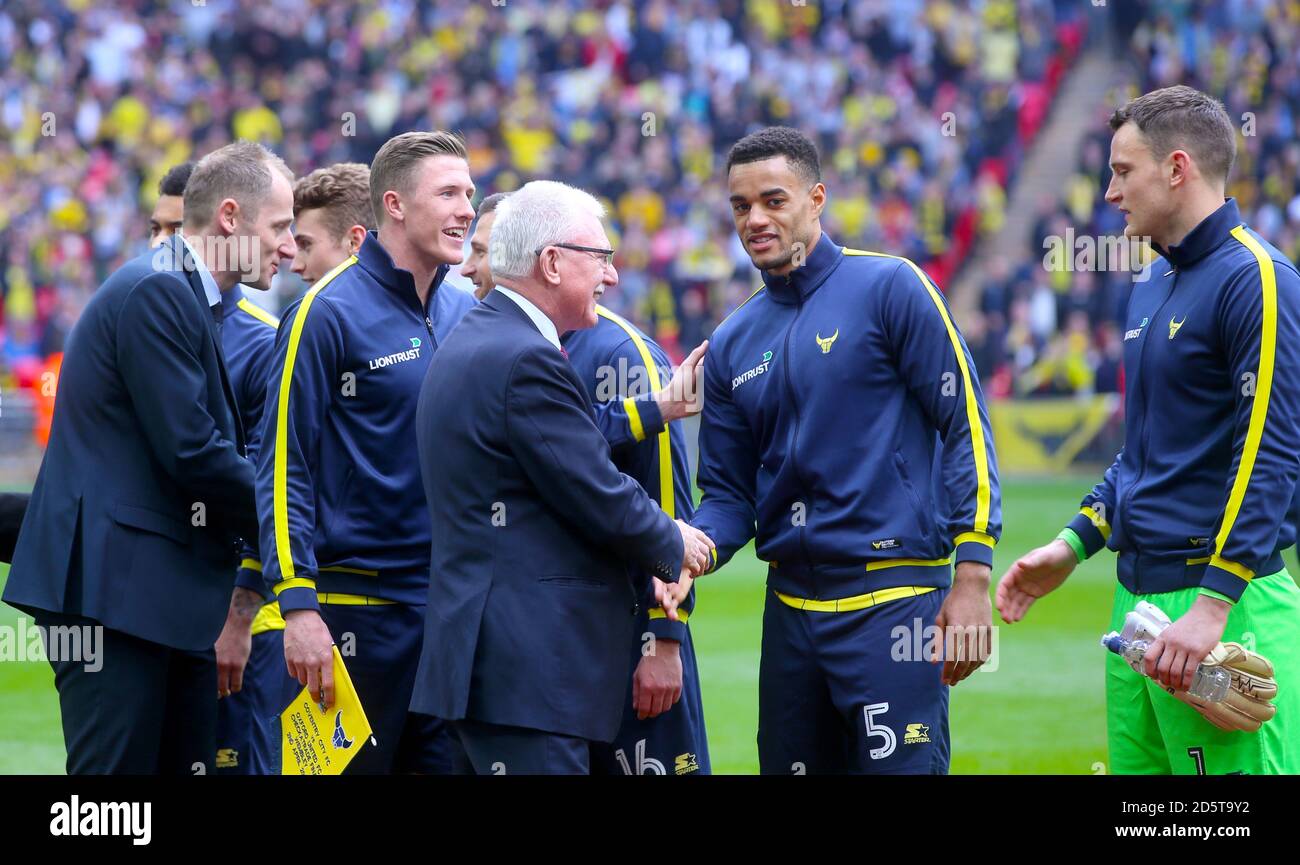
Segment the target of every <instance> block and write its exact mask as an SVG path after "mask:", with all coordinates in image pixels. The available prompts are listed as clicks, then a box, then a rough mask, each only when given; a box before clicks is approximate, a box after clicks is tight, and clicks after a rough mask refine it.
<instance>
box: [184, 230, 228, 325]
mask: <svg viewBox="0 0 1300 865" xmlns="http://www.w3.org/2000/svg"><path fill="white" fill-rule="evenodd" d="M179 237H180V239H181V243H182V244H184V245H185V251H186V253H187V254H188V255H189V257H190V258H192V259H193V260H194V270H195V271H197V272H198V274H199V282H201V283H203V293H204V294H205V295H207V297H208V306H210V307H211V306H216V305H217V304H219V303H221V289H220V288H218V287H217V280H216V278H215V277H213V275H212V274H211V273H210V272H209V271H208V266H207V265H206V264H204V263H203V256H201V255H199V252H198V250H197V249H195V248H194V247H193V246H191V245H190V242H189V240H187V239H186V237H185V235H183V234H182V235H179Z"/></svg>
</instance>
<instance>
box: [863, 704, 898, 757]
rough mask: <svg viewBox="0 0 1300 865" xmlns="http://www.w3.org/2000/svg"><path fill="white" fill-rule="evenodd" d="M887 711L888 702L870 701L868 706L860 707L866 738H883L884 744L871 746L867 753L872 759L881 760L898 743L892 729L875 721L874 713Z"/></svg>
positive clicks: (878, 713)
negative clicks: (865, 727) (865, 724)
mask: <svg viewBox="0 0 1300 865" xmlns="http://www.w3.org/2000/svg"><path fill="white" fill-rule="evenodd" d="M888 711H889V704H888V703H872V704H871V705H870V706H863V707H862V714H863V715H864V716H865V717H866V721H867V738H871V737H873V736H879V737H880V738H882V739H884V740H885V744H883V745H881V746H880V747H879V748H872V749H871V750H870V751H868V752H867V754H868V755H869V756H870V757H871V759H873V760H883V759H885V758H886V757H888V756H889V755H890V754H892V753H894V748H895V747H896V746H897V745H898V739H897V738H896V737H895V736H894V731H893V730H891V729H889V728H888V727H886V726H885V725H884V724H877V723H875V717H876V715H883V714H885V713H886V712H888Z"/></svg>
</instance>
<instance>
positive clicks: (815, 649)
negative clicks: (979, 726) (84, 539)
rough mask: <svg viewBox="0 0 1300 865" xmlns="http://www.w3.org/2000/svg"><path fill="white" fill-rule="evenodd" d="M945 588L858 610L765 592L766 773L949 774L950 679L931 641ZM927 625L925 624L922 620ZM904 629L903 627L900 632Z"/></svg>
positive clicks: (762, 750) (762, 748)
mask: <svg viewBox="0 0 1300 865" xmlns="http://www.w3.org/2000/svg"><path fill="white" fill-rule="evenodd" d="M947 594H948V590H947V589H936V590H935V591H932V592H927V593H925V594H923V595H917V596H915V597H907V598H900V599H898V600H894V601H887V602H885V603H882V604H878V605H876V606H872V607H867V608H866V609H862V610H853V611H850V612H819V611H811V610H801V609H796V608H794V607H791V606H789V605H788V604H786V603H784V602H783V601H781V600H780V599H779V598H778V597H777V596H776V593H775V592H774V591H772V590H771V589H770V588H769V589H768V590H767V603H766V606H765V608H764V610H763V644H762V660H761V662H760V665H759V684H758V759H759V768H760V771H761V772H762V773H763V774H785V775H789V774H796V775H804V774H807V775H812V774H826V773H835V774H946V773H947V771H948V756H949V748H948V687H947V686H946V685H944V684H943V683H942V681H941V679H940V673H941V672H942V668H941V665H940V664H933V663H931V662H929V661H928V660H926V659H925V658H924V657H918V656H923V655H924V652H923V651H922V652H918V651H916V647H917V646H920V647H922V648H924V647H925V645H927V644H928V642H929V640H930V638H931V637H932V636H933V630H931V631H929V632H928V633H927V632H926V630H925V629H927V628H931V626H933V625H934V622H935V618H936V616H938V613H939V608H940V606H941V605H942V603H943V599H944V598H945V597H946V596H947ZM918 623H919V628H918ZM896 629H901V630H896Z"/></svg>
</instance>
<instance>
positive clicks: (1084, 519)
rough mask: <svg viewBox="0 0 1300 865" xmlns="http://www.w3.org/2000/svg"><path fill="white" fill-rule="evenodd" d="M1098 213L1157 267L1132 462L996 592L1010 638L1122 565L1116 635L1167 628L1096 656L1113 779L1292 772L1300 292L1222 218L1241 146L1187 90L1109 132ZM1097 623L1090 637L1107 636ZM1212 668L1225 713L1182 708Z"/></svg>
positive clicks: (1135, 405)
mask: <svg viewBox="0 0 1300 865" xmlns="http://www.w3.org/2000/svg"><path fill="white" fill-rule="evenodd" d="M1110 126H1111V128H1112V129H1113V130H1114V137H1113V138H1112V140H1111V151H1110V166H1111V170H1112V172H1113V176H1112V178H1111V181H1110V186H1109V188H1108V189H1107V192H1106V200H1107V201H1109V202H1110V203H1111V204H1113V205H1115V206H1116V207H1118V208H1119V209H1120V211H1121V212H1122V213H1124V215H1125V219H1126V228H1125V234H1126V236H1127V237H1129V238H1146V239H1148V240H1149V241H1150V243H1151V245H1152V247H1153V248H1154V249H1155V251H1156V252H1157V253H1158V254H1159V256H1160V257H1158V258H1156V259H1155V260H1154V262H1153V263H1152V264H1151V265H1150V266H1149V270H1148V271H1146V272H1144V274H1143V279H1141V280H1139V281H1137V283H1136V284H1135V286H1134V290H1133V294H1132V297H1131V299H1130V301H1129V307H1128V312H1127V323H1126V325H1125V334H1124V370H1125V376H1126V393H1125V441H1124V449H1123V450H1122V451H1121V452H1120V454H1119V456H1117V457H1116V459H1115V462H1114V463H1113V464H1112V465H1111V467H1110V468H1109V469H1108V470H1107V472H1106V474H1105V476H1104V477H1103V478H1102V480H1101V483H1099V484H1098V485H1097V486H1096V487H1094V488H1093V489H1092V491H1091V492H1090V493H1089V494H1088V495H1087V496H1085V497H1084V499H1083V503H1082V508H1081V511H1080V513H1079V514H1077V515H1076V516H1075V518H1074V519H1073V520H1072V521H1071V522H1070V524H1069V526H1068V527H1067V528H1066V529H1065V530H1064V531H1062V532H1061V534H1060V535H1058V536H1057V539H1056V540H1054V541H1052V543H1050V544H1048V545H1047V546H1044V547H1039V548H1038V549H1036V550H1033V551H1031V552H1029V553H1028V554H1026V555H1025V556H1023V557H1021V558H1020V559H1019V560H1018V561H1016V562H1015V563H1014V564H1013V565H1012V566H1011V567H1010V569H1008V571H1007V573H1006V574H1005V575H1004V576H1003V577H1002V579H1001V581H1000V582H999V584H998V589H997V607H998V611H999V612H1000V613H1001V614H1002V617H1003V619H1004V620H1005V621H1007V622H1015V621H1018V620H1020V619H1021V618H1022V617H1023V616H1024V615H1025V612H1026V611H1027V610H1028V609H1029V607H1030V605H1031V604H1033V603H1034V601H1035V600H1037V599H1038V598H1041V597H1042V596H1043V595H1045V594H1047V593H1048V592H1050V591H1052V590H1053V589H1055V588H1056V587H1057V586H1059V585H1061V583H1063V582H1064V581H1065V579H1066V578H1067V577H1068V576H1069V575H1070V573H1071V572H1072V571H1073V570H1074V568H1075V566H1076V565H1077V564H1078V563H1079V562H1081V561H1083V560H1084V559H1086V558H1088V557H1089V556H1091V555H1093V554H1095V553H1096V552H1098V551H1099V550H1100V549H1101V548H1102V547H1103V546H1106V547H1109V548H1110V549H1112V550H1114V551H1115V552H1116V553H1117V554H1118V557H1117V560H1116V569H1117V571H1118V575H1119V585H1118V586H1117V587H1116V589H1115V603H1114V608H1113V611H1112V613H1111V621H1110V627H1111V628H1112V629H1115V630H1120V629H1121V628H1123V626H1124V619H1125V616H1126V615H1127V614H1128V613H1129V612H1130V611H1132V610H1133V609H1134V607H1135V606H1136V605H1137V603H1138V602H1139V601H1147V602H1148V603H1151V604H1154V605H1155V606H1156V607H1158V608H1159V609H1160V611H1162V612H1163V613H1164V614H1165V615H1166V616H1168V618H1169V619H1171V620H1172V623H1171V624H1168V625H1167V626H1165V627H1163V628H1162V629H1159V630H1158V635H1157V636H1155V637H1154V639H1153V640H1152V642H1151V644H1150V646H1149V648H1148V649H1147V652H1146V655H1145V657H1144V658H1143V659H1142V661H1141V662H1140V664H1139V665H1138V666H1139V667H1140V668H1141V669H1142V670H1143V671H1144V672H1145V674H1146V675H1142V674H1140V673H1138V672H1136V671H1135V670H1134V669H1132V668H1130V666H1129V665H1128V663H1127V662H1126V661H1125V660H1124V659H1123V658H1122V657H1120V656H1118V655H1108V656H1107V659H1106V722H1107V731H1108V740H1109V746H1110V767H1111V771H1112V772H1115V773H1141V774H1169V773H1174V774H1211V775H1218V774H1229V773H1249V774H1280V773H1285V774H1293V773H1297V772H1300V589H1298V588H1297V587H1296V583H1295V580H1294V579H1293V578H1292V576H1291V575H1290V574H1289V573H1287V571H1286V569H1285V567H1284V565H1283V562H1282V555H1281V551H1282V550H1284V549H1286V548H1287V547H1289V546H1291V545H1292V544H1294V543H1295V540H1296V528H1295V526H1296V518H1297V516H1298V514H1297V509H1296V507H1295V501H1296V496H1295V492H1296V479H1297V474H1298V473H1300V275H1297V273H1296V269H1295V266H1294V265H1293V264H1292V263H1291V262H1290V261H1289V260H1288V259H1287V258H1286V256H1284V255H1283V254H1282V253H1281V252H1279V251H1278V250H1277V249H1275V248H1274V247H1273V246H1271V245H1269V244H1268V243H1267V242H1266V241H1265V240H1263V238H1261V237H1260V236H1259V235H1258V234H1256V233H1255V232H1254V231H1252V230H1251V229H1249V228H1247V227H1246V226H1245V225H1244V224H1243V223H1242V220H1241V215H1240V213H1239V211H1238V209H1237V204H1236V202H1235V200H1232V199H1227V200H1226V201H1225V198H1224V191H1225V186H1226V182H1227V178H1228V173H1229V171H1230V170H1231V168H1232V162H1233V158H1234V156H1235V152H1236V130H1235V129H1234V128H1233V126H1232V122H1231V121H1230V120H1229V119H1228V115H1227V113H1226V112H1225V111H1224V109H1223V106H1222V105H1220V104H1219V103H1218V102H1217V101H1216V100H1214V99H1212V98H1210V97H1208V96H1206V95H1205V94H1203V93H1200V92H1198V91H1196V90H1193V89H1191V88H1189V87H1182V86H1178V87H1170V88H1166V89H1163V90H1157V91H1154V92H1152V93H1148V94H1146V95H1145V96H1141V97H1139V98H1137V99H1134V100H1133V101H1131V102H1129V103H1128V104H1127V105H1126V106H1124V107H1123V108H1121V109H1120V110H1118V111H1116V112H1115V114H1114V116H1112V117H1111V120H1110ZM1102 624H1103V623H1101V622H1099V623H1098V633H1099V634H1100V633H1101V631H1102V630H1103V629H1102V627H1101V625H1102ZM1202 663H1204V664H1207V665H1210V666H1216V665H1217V666H1220V667H1223V668H1225V669H1227V670H1228V671H1229V672H1230V674H1231V681H1232V688H1231V690H1230V691H1229V693H1228V696H1227V697H1226V698H1225V699H1224V700H1223V701H1221V702H1215V703H1208V702H1205V701H1203V700H1199V699H1197V698H1195V697H1192V696H1190V695H1189V694H1187V693H1186V691H1187V689H1188V688H1189V687H1191V685H1192V681H1193V677H1194V676H1195V674H1196V670H1197V666H1198V665H1200V664H1202Z"/></svg>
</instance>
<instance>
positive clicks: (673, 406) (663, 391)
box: [650, 387, 686, 424]
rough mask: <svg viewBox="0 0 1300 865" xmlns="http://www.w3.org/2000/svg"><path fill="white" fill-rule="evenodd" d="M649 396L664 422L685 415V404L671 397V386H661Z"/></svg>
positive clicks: (670, 421) (678, 418)
mask: <svg viewBox="0 0 1300 865" xmlns="http://www.w3.org/2000/svg"><path fill="white" fill-rule="evenodd" d="M650 396H651V399H652V400H653V401H654V404H655V407H656V408H658V409H659V417H660V419H661V420H662V422H663V423H664V424H668V423H672V422H673V421H675V420H681V419H682V418H684V417H686V404H685V403H684V402H682V401H681V400H675V399H673V394H672V388H671V387H661V388H659V390H657V391H655V392H654V393H653V394H651V395H650Z"/></svg>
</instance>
